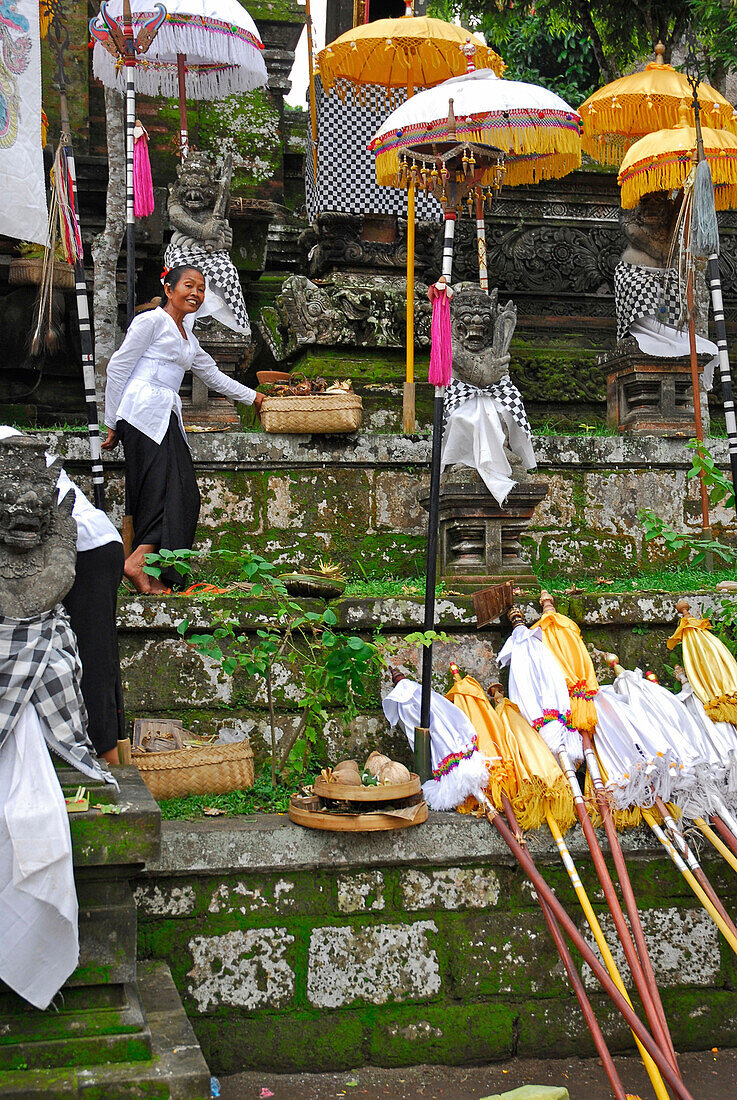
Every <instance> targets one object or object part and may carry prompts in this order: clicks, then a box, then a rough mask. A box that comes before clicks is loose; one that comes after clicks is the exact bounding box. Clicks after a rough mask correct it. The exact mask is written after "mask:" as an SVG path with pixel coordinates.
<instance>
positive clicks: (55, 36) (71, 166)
mask: <svg viewBox="0 0 737 1100" xmlns="http://www.w3.org/2000/svg"><path fill="white" fill-rule="evenodd" d="M47 10H49V11H50V10H51V9H47ZM42 11H43V6H42ZM48 41H49V45H50V46H51V49H52V50H53V52H54V53H55V55H56V63H57V82H58V84H59V121H60V124H61V144H62V145H63V147H64V154H65V156H66V160H67V166H68V170H69V190H70V193H71V197H72V214H73V217H74V221H75V224H76V229H77V237H78V240H79V245H80V254H79V256H77V257H75V260H74V293H75V300H76V304H77V321H78V325H79V342H80V347H81V350H82V381H83V384H84V397H85V404H86V406H87V435H88V438H89V444H90V466H91V470H92V491H93V498H94V502H95V507H96V508H100V509H101V510H102V511H105V478H104V475H103V471H102V450H101V449H100V422H99V418H98V413H97V387H96V383H95V349H94V344H93V342H92V325H91V323H90V305H89V299H88V297H87V281H86V279H85V274H84V257H83V255H82V252H81V242H82V230H81V227H80V224H79V196H78V193H77V168H76V164H75V160H74V148H73V146H72V128H71V126H70V124H69V104H68V103H67V86H66V75H65V73H64V50H65V48H66V46H68V45H69V32H68V30H67V28H66V25H65V20H64V18H63V14H62V12H61V11H60V10H59V8H58V7H54V8H53V22H52V23H51V26H50V28H49V35H48Z"/></svg>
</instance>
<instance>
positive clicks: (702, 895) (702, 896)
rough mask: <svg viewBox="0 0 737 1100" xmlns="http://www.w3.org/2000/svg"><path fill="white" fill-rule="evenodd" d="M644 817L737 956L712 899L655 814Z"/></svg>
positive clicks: (645, 813)
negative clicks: (684, 860) (669, 838)
mask: <svg viewBox="0 0 737 1100" xmlns="http://www.w3.org/2000/svg"><path fill="white" fill-rule="evenodd" d="M642 816H643V817H644V819H645V821H646V822H647V824H648V825H649V826H650V828H651V829H652V831H653V833H654V834H655V836H656V837H657V838H658V840H659V841H660V843H661V844H662V845H663V847H664V848H665V850H666V852H667V853H668V855H669V856H670V858H671V859H672V860H673V863H674V864H675V866H676V867H677V868H678V870H679V871H680V872H681V874H682V875H683V877H684V879H685V880H686V882H687V883H688V885H689V886H690V887H691V889H692V891H693V892H694V894H695V895H696V897H697V898H698V899H699V901H700V902H701V904H702V905H703V907H704V909H705V910H706V911H707V913H708V914H709V916H710V917H711V919H712V920H713V921H714V924H715V925H716V926H717V928H718V929H719V931H720V932H721V933H722V935H723V936H724V938H725V940H726V941H727V943H728V944H729V946H730V947H731V948H732V950H733V951H734V953H735V954H736V955H737V938H735V936H734V934H733V932H732V930H731V929H730V928H729V926H728V925H727V924H725V922H724V921H723V920H722V917H721V915H720V914H719V912H718V910H717V909H716V908H715V907H714V905H713V904H712V902H711V899H710V898H709V896H708V894H707V893H706V891H705V890H704V889H703V888H702V887H701V886H700V885H699V883H698V882H697V880H696V878H695V876H694V875H693V874H692V873H691V871H689V869H688V867H687V866H686V864H685V863H684V862H683V860H682V858H681V856H680V855H679V854H678V852H677V851H676V849H675V848H674V847H673V845H672V844H671V842H670V841H669V840H668V837H667V836H666V835H665V833H664V832H663V830H662V829H661V827H660V825H658V823H657V821H656V820H655V818H654V816H653V814H652V813H651V811H649V810H643V811H642Z"/></svg>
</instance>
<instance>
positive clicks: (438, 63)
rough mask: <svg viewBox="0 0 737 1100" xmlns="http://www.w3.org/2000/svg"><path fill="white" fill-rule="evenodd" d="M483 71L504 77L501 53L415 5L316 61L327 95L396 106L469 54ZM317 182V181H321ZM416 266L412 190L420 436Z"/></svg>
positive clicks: (409, 391)
mask: <svg viewBox="0 0 737 1100" xmlns="http://www.w3.org/2000/svg"><path fill="white" fill-rule="evenodd" d="M468 47H470V48H471V56H472V57H473V58H474V64H475V66H476V68H479V69H492V70H493V71H494V72H495V73H496V75H497V76H501V75H502V73H503V72H504V68H505V65H504V62H503V61H502V59H501V57H500V56H499V54H498V53H495V51H494V50H492V49H491V48H490V47H489V46H486V45H484V44H483V42H482V41H481V40H480V39H478V38H476V36H475V35H472V34H471V32H470V31H468V30H465V29H464V28H463V27H459V26H457V25H456V24H454V23H445V22H444V21H443V20H442V19H432V18H430V17H429V16H415V15H412V7H411V3H409V2H408V3H407V11H406V13H405V15H404V16H402V17H401V18H399V19H377V20H376V21H375V22H373V23H364V24H362V25H361V26H359V27H354V28H353V29H352V30H350V31H346V32H345V34H341V35H340V37H339V38H336V39H335V41H334V42H331V43H330V44H329V45H327V46H326V47H325V48H324V49H323V50H321V51H320V53H319V54H318V55H317V63H318V69H319V73H320V77H321V80H322V84H323V87H324V89H325V91H326V92H327V93H328V94H330V92H331V91H333V90H334V89H335V91H336V92H337V94H338V95H341V96H343V95H345V94H347V93H348V92H349V91H350V92H352V94H353V95H354V96H355V97H356V99H357V100H358V102H359V103H360V102H362V100H363V97H364V96H366V97H368V96H370V95H371V94H375V91H374V92H373V93H372V92H371V91H369V89H376V88H377V87H378V88H383V89H384V96H385V102H387V104H388V107H391V106H392V98H393V97H392V90H393V89H400V88H401V89H405V90H406V93H407V98H409V97H410V96H412V95H413V94H414V91H415V88H430V87H433V86H434V85H435V84H440V83H441V82H442V81H443V80H447V79H448V78H449V77H452V76H460V75H461V74H462V73H464V72H466V71H467V68H468V64H469V62H468V53H467V52H466V50H467V48H468ZM316 182H317V181H316ZM414 264H415V192H414V186H410V187H409V188H408V189H407V330H406V332H407V339H406V345H407V360H406V381H405V385H404V396H403V402H402V420H403V428H404V431H405V433H406V434H412V432H414V430H415V388H414V387H415V382H414V343H415V340H414Z"/></svg>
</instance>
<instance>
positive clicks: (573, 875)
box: [545, 810, 669, 1100]
mask: <svg viewBox="0 0 737 1100" xmlns="http://www.w3.org/2000/svg"><path fill="white" fill-rule="evenodd" d="M545 818H546V820H547V823H548V828H549V829H550V832H551V834H552V836H553V840H554V841H555V844H556V847H557V849H558V852H559V854H560V858H561V860H562V861H563V866H564V867H565V869H566V871H567V872H568V877H569V879H570V880H571V885H572V886H573V889H574V890H575V892H576V897H577V898H578V900H579V903H580V905H581V909H582V910H583V913H584V916H585V917H586V920H587V922H588V925H589V928H590V929H591V932H592V935H593V937H594V939H595V940H596V944H597V947H598V948H599V951H600V953H601V957H602V959H603V960H604V965H605V966H606V968H607V970H608V972H609V976H610V978H611V979H612V981H613V982H614V984H615V985H616V987H617V989H618V990H619V992H620V993H621V994H622V996H623V997H624V998H625V1000H626V1001H627V1003H628V1005H629V1006H630V1008H631V1007H632V1001H631V999H630V996H629V994H628V992H627V988H626V986H625V984H624V982H623V981H622V976H621V974H620V973H619V970H618V969H617V964H616V963H615V961H614V956H613V955H612V953H611V951H610V949H609V944H608V943H607V942H606V939H605V937H604V933H603V931H602V928H601V925H600V924H599V920H598V918H597V916H596V913H595V912H594V909H593V906H592V905H591V902H590V901H589V896H588V894H587V893H586V890H585V887H584V885H583V883H582V882H581V879H580V877H579V874H578V871H577V870H576V865H575V863H574V862H573V858H572V856H571V853H570V852H569V851H568V846H567V844H566V842H565V840H564V839H563V834H562V833H561V831H560V829H559V828H558V823H557V821H556V820H555V818H554V817H553V816H552V814H551V813H550V812H549V811H547V810H546V813H545ZM633 1034H634V1033H633ZM634 1039H635V1043H636V1044H637V1049H638V1050H639V1052H640V1057H641V1058H642V1062H643V1065H644V1066H645V1069H646V1071H647V1075H648V1077H649V1078H650V1082H651V1084H652V1086H653V1091H654V1092H655V1095H656V1096H657V1097H658V1100H669V1097H668V1090H667V1089H666V1087H665V1084H664V1083H663V1078H662V1077H661V1075H660V1073H659V1072H658V1068H657V1066H656V1065H655V1063H654V1062H653V1060H652V1058H651V1057H650V1055H649V1054H648V1053H647V1051H646V1050H645V1048H644V1047H643V1045H642V1043H641V1042H640V1041H639V1039H638V1038H637V1036H636V1035H635V1036H634Z"/></svg>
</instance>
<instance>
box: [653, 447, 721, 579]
mask: <svg viewBox="0 0 737 1100" xmlns="http://www.w3.org/2000/svg"><path fill="white" fill-rule="evenodd" d="M689 447H691V449H692V451H693V458H692V460H691V469H690V470H689V471H688V473H687V475H686V477H687V478H688V479H689V480H690V481H692V480H693V479H694V478H698V477H701V478H703V480H704V483H705V485H706V487H707V490H708V492H709V503H710V504H711V505H712V507H715V506H716V505H717V504H723V505H725V506H726V507H727V508H734V506H735V494H734V487H733V485H732V481H731V478H730V477H728V476H727V475H726V474H725V473H723V471H722V470H720V469H719V468H718V466H717V465H716V462H715V461H714V456H713V455H712V454H711V452H710V451H709V449H708V448H707V447H706V446H705V445H704V444H703V443H700V442H699V441H698V440H695V439H694V440H691V442H690V443H689ZM637 516H638V519H639V520H640V523H641V524H642V529H643V537H644V539H645V542H652V540H653V539H661V540H662V541H663V543H664V544H665V547H666V549H667V550H668V552H669V553H670V554H671V555H672V556H673V557H674V558H675V559H676V561H678V562H684V563H689V564H690V565H693V566H698V565H703V564H704V562H705V561H706V559H707V557H708V556H711V557H712V558H713V559H714V560H716V561H719V562H721V563H722V564H723V565H725V566H730V567H735V566H737V547H734V546H729V545H727V543H724V542H720V541H719V540H718V539H704V538H702V537H701V535H693V534H690V533H689V532H682V531H676V530H675V529H674V528H673V527H671V526H670V525H669V524H667V523H666V522H665V521H664V520H662V519H661V518H660V516H659V515H657V513H655V512H653V511H651V510H650V509H649V508H643V509H641V510H640V511H639V512H638V513H637Z"/></svg>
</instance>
